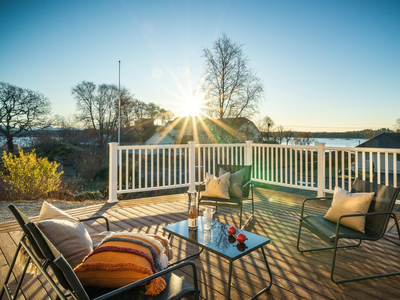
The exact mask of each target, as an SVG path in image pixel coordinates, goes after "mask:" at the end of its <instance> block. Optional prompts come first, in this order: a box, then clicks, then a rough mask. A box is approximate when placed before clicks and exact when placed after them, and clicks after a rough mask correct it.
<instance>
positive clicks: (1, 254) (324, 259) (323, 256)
mask: <svg viewBox="0 0 400 300" xmlns="http://www.w3.org/2000/svg"><path fill="white" fill-rule="evenodd" d="M304 198H305V197H304V196H302V195H297V194H291V193H285V192H280V191H273V190H268V189H261V188H256V189H255V218H254V219H253V220H252V221H251V223H250V224H249V226H248V227H247V228H246V230H248V231H251V232H253V233H256V234H260V235H263V236H266V237H268V238H270V239H271V243H270V244H268V245H266V246H265V247H264V249H265V252H266V255H267V258H268V261H269V264H270V267H271V271H272V273H273V276H274V284H273V286H272V288H271V291H270V292H268V293H265V294H263V295H262V296H261V297H260V298H259V299H398V298H399V295H400V286H399V284H398V282H399V280H400V276H395V277H387V278H381V279H373V280H365V281H360V282H352V283H346V284H340V285H336V284H334V283H333V282H332V281H331V280H330V278H329V276H330V265H331V258H332V252H331V251H322V252H314V253H305V254H301V253H299V252H298V251H297V249H296V242H297V232H298V217H299V215H300V211H301V203H302V200H303V199H304ZM327 205H329V203H327V204H325V203H322V204H320V203H316V204H315V205H313V206H312V208H310V209H309V212H311V213H322V212H323V211H324V210H326V207H327ZM250 209H251V204H250V202H246V203H245V205H244V217H243V220H244V219H245V217H248V216H249V212H250ZM187 210H188V204H187V196H186V195H185V194H177V195H166V196H159V197H150V198H140V199H134V200H124V201H120V202H118V203H116V204H108V203H105V204H97V205H93V206H87V207H81V208H78V209H72V210H69V211H68V213H70V214H71V215H73V216H75V217H77V218H87V217H91V216H94V215H103V216H106V217H107V218H109V220H110V227H111V230H113V231H122V230H126V231H138V232H143V233H158V234H163V230H162V228H163V226H164V225H166V224H170V223H174V222H178V221H181V220H184V219H186V218H187ZM32 219H33V220H35V219H36V218H32ZM215 219H218V220H219V221H220V222H223V223H227V224H231V225H236V226H238V225H239V214H238V212H237V211H236V210H232V209H229V208H219V209H218V213H217V214H216V215H215ZM85 227H86V228H87V229H88V231H89V233H90V234H97V233H99V232H102V231H104V230H106V228H105V224H104V222H103V221H102V220H98V221H90V222H86V223H85ZM394 232H395V231H394V230H392V232H389V233H388V234H387V236H388V237H390V238H393V239H396V235H395V234H394ZM304 233H306V231H304ZM20 236H21V232H20V231H19V227H18V225H17V224H16V222H15V221H9V222H4V223H0V240H1V244H0V250H1V251H0V276H1V280H0V283H1V282H2V281H3V278H4V276H5V274H6V272H7V270H8V266H9V264H10V262H11V259H12V257H13V254H14V252H15V249H16V244H17V243H18V240H19V238H20ZM316 243H317V240H316V239H315V238H314V237H313V236H312V235H311V234H305V235H304V244H303V245H307V244H308V245H311V244H312V245H315V244H316ZM171 245H172V248H173V250H174V256H175V257H174V259H180V258H184V257H186V256H188V255H190V254H193V253H195V252H197V251H198V248H197V247H196V246H194V245H193V244H190V243H188V242H186V241H184V240H181V239H179V238H177V237H173V238H172V239H171ZM399 257H400V247H398V246H396V245H394V244H392V243H390V242H388V241H384V240H381V241H379V242H365V243H363V244H362V246H361V247H360V249H348V250H340V251H339V257H338V264H337V275H338V276H347V275H349V270H351V272H354V274H365V273H368V274H373V273H374V272H379V271H380V270H388V271H396V270H399V269H400V260H399ZM193 261H194V262H195V263H196V265H197V267H198V279H199V285H200V288H201V290H202V294H201V297H202V298H203V299H225V294H226V288H227V282H228V269H229V268H228V262H227V261H225V260H223V259H219V258H218V257H217V255H215V254H214V253H211V252H207V251H204V252H203V253H202V255H201V256H200V259H198V258H196V259H194V260H193ZM20 272H21V268H20V267H17V269H16V271H15V275H16V276H17V277H18V276H19V273H20ZM176 274H177V275H178V276H181V277H183V278H185V280H187V281H188V282H192V281H193V278H191V276H190V269H189V268H184V269H182V270H180V271H178V272H176ZM34 279H35V278H34V277H32V276H31V275H28V277H27V278H26V279H25V280H24V284H23V293H21V295H20V297H19V299H54V298H55V295H54V292H53V291H52V289H51V287H50V286H49V284H48V283H46V281H45V280H44V278H43V276H41V277H39V280H34ZM13 280H14V278H13ZM266 281H268V274H267V270H266V266H265V263H264V261H263V257H262V253H261V251H255V252H252V253H251V254H250V255H247V256H245V257H243V258H241V259H239V260H237V261H235V262H234V268H233V277H232V291H231V298H232V299H248V298H249V297H250V296H251V295H253V294H255V293H256V292H258V290H260V289H262V288H263V287H264V286H265V284H266Z"/></svg>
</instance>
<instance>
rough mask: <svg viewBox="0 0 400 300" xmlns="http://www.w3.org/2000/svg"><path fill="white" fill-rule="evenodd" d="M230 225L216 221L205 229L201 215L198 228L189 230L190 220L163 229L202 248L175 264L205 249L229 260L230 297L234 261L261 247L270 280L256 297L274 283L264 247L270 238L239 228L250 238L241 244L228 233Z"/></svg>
mask: <svg viewBox="0 0 400 300" xmlns="http://www.w3.org/2000/svg"><path fill="white" fill-rule="evenodd" d="M229 226H230V225H227V224H223V223H220V222H217V221H214V222H213V225H212V229H211V230H205V229H204V228H203V217H199V220H198V228H197V230H189V225H188V220H184V221H181V222H177V223H174V224H170V225H167V226H164V227H163V230H164V231H166V232H168V233H169V236H168V238H170V237H171V235H172V234H173V235H175V236H177V237H180V238H182V239H184V240H186V241H188V242H190V243H193V244H195V245H197V246H199V247H200V248H201V250H200V252H198V253H196V254H193V255H190V256H188V257H186V258H184V259H182V260H179V261H177V262H175V263H173V264H177V263H179V262H181V261H183V260H187V259H190V258H192V257H194V256H198V255H200V253H201V252H203V250H204V249H206V250H208V251H210V252H213V253H215V254H217V255H218V256H220V257H223V258H225V259H227V260H228V261H229V277H228V299H230V293H231V279H232V263H233V262H234V261H235V260H237V259H238V258H241V257H242V256H245V255H247V254H249V253H251V252H253V251H254V250H257V249H260V248H261V251H262V254H263V256H264V261H265V265H266V266H267V270H268V274H269V279H270V280H269V285H268V286H267V287H265V288H264V289H262V290H261V291H260V292H258V293H257V294H256V295H254V296H253V297H252V298H251V299H255V298H257V297H258V296H260V295H261V294H262V293H264V292H266V291H268V290H269V289H270V288H271V285H272V274H271V270H270V268H269V265H268V261H267V257H266V256H265V252H264V249H263V246H265V245H266V244H268V243H269V242H270V239H269V238H266V237H263V236H260V235H257V234H254V233H251V232H248V231H244V230H240V229H237V232H236V235H237V234H239V233H244V234H245V235H246V237H247V239H248V240H246V242H245V243H243V244H239V243H238V242H237V241H236V240H235V239H234V238H233V239H232V237H230V235H229V234H228V228H229Z"/></svg>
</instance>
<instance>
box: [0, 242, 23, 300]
mask: <svg viewBox="0 0 400 300" xmlns="http://www.w3.org/2000/svg"><path fill="white" fill-rule="evenodd" d="M24 238H25V237H24V236H23V237H22V238H21V239H24ZM21 247H22V244H21V243H18V247H17V250H16V251H15V255H14V257H13V260H12V262H11V264H10V268H9V270H8V272H7V275H6V278H5V279H4V283H3V286H2V287H1V291H0V299H2V298H3V295H4V293H5V292H6V289H7V295H11V291H10V290H9V287H8V281H9V280H10V277H11V273H12V271H13V269H14V266H15V263H16V261H17V257H18V254H19V252H20V250H21ZM29 261H30V259H28V260H27V262H26V263H25V266H24V269H23V271H22V273H21V277H20V278H19V280H18V281H17V282H18V284H17V288H16V290H15V292H14V296H11V297H12V298H11V299H16V298H17V296H18V292H19V290H20V288H21V284H22V281H23V280H24V277H25V273H26V270H27V268H28V265H29ZM8 297H10V296H8Z"/></svg>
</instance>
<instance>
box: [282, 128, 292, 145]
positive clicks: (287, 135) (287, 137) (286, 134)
mask: <svg viewBox="0 0 400 300" xmlns="http://www.w3.org/2000/svg"><path fill="white" fill-rule="evenodd" d="M283 134H284V137H285V141H286V145H289V143H290V140H291V139H293V137H294V132H293V129H286V130H285V131H284V132H283Z"/></svg>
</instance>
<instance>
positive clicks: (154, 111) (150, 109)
mask: <svg viewBox="0 0 400 300" xmlns="http://www.w3.org/2000/svg"><path fill="white" fill-rule="evenodd" d="M160 111H161V107H160V106H159V105H157V104H155V103H153V102H150V103H148V104H147V105H146V109H145V114H146V117H148V118H150V119H152V120H153V121H154V120H155V119H157V117H158V116H159V115H160Z"/></svg>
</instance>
